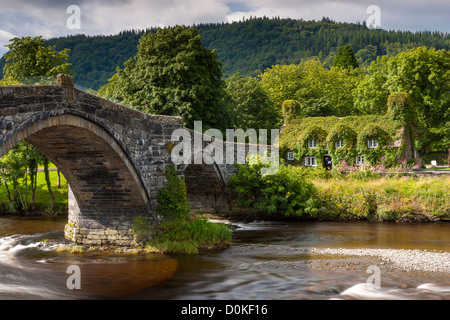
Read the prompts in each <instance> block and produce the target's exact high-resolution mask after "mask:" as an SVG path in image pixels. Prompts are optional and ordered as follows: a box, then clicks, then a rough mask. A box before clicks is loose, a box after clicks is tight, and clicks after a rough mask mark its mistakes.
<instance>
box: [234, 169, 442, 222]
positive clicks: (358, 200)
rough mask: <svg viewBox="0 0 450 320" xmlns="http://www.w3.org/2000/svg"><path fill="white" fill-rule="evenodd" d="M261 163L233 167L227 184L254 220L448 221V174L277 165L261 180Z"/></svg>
mask: <svg viewBox="0 0 450 320" xmlns="http://www.w3.org/2000/svg"><path fill="white" fill-rule="evenodd" d="M261 167H262V166H261V164H257V165H253V166H239V171H238V174H237V175H236V176H234V177H232V178H231V186H232V189H233V191H234V193H235V194H236V198H237V202H238V203H239V205H240V207H242V208H246V209H249V210H250V211H251V212H252V215H253V216H254V217H256V218H260V219H275V218H276V219H280V218H281V219H314V220H331V221H354V220H369V221H414V222H422V221H423V222H425V221H436V220H439V219H448V218H450V175H446V174H442V175H434V176H429V177H416V176H414V175H413V174H410V173H407V172H404V171H402V172H394V171H390V172H385V174H378V173H375V172H373V171H372V170H370V169H369V170H357V171H356V172H352V173H350V174H342V173H341V172H338V171H336V170H333V171H326V170H319V169H311V168H304V167H294V166H283V165H282V166H280V169H279V170H278V172H277V173H276V174H274V175H268V176H265V177H263V176H262V175H261V172H260V169H261Z"/></svg>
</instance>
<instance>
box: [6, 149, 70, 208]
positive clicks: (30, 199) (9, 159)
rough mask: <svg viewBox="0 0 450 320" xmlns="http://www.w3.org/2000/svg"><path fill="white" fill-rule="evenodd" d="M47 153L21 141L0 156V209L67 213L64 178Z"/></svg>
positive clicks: (66, 188) (66, 189)
mask: <svg viewBox="0 0 450 320" xmlns="http://www.w3.org/2000/svg"><path fill="white" fill-rule="evenodd" d="M51 169H53V170H56V168H55V166H54V165H53V164H51V163H50V162H49V160H48V158H47V157H45V156H44V155H43V154H42V153H41V152H40V151H39V150H37V149H36V148H35V147H33V146H32V145H30V144H28V143H26V142H24V141H23V142H21V143H19V144H18V145H17V146H15V147H14V148H13V149H11V150H10V151H9V152H8V153H7V154H6V155H5V156H3V157H2V158H1V159H0V182H1V186H0V211H1V212H3V213H13V214H17V213H19V214H30V213H36V212H41V213H66V212H67V202H68V201H67V191H68V187H67V182H66V180H65V178H64V176H63V175H62V174H61V173H59V172H58V171H50V170H51Z"/></svg>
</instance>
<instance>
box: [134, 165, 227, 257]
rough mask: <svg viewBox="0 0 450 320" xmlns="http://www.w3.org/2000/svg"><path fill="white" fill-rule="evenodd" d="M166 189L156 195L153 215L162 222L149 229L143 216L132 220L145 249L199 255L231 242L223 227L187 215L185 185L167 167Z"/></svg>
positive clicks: (172, 169)
mask: <svg viewBox="0 0 450 320" xmlns="http://www.w3.org/2000/svg"><path fill="white" fill-rule="evenodd" d="M166 178H167V187H166V188H164V189H161V190H160V191H159V192H158V194H157V200H158V206H157V208H156V213H157V215H159V218H160V219H161V221H160V222H159V223H158V225H157V226H156V227H153V228H150V225H149V223H148V221H147V220H146V219H145V217H137V218H136V219H135V220H134V224H133V232H134V233H135V235H136V236H138V237H139V238H141V239H145V238H150V240H148V241H145V245H146V246H147V247H152V248H155V249H156V250H158V251H160V252H167V253H189V254H192V253H198V252H199V250H202V249H205V248H215V247H221V246H224V245H228V244H229V243H231V241H232V238H231V230H230V229H229V227H228V226H227V225H225V224H220V223H213V222H210V221H208V219H207V218H204V217H192V216H191V215H190V208H189V206H190V205H189V202H188V201H187V198H186V185H185V183H184V180H183V179H181V178H179V177H178V175H177V171H176V169H175V167H174V166H168V167H166Z"/></svg>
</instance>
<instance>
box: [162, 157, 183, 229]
mask: <svg viewBox="0 0 450 320" xmlns="http://www.w3.org/2000/svg"><path fill="white" fill-rule="evenodd" d="M165 174H166V179H167V187H166V188H164V189H161V190H159V191H158V193H157V195H156V199H157V201H158V206H157V207H156V214H157V215H160V216H161V217H162V218H163V219H164V220H183V219H186V218H187V217H188V216H189V213H190V203H189V201H187V196H186V195H187V192H186V184H185V182H184V180H183V179H182V178H180V177H178V175H177V170H176V169H175V166H173V165H172V166H168V167H167V168H166V173H165Z"/></svg>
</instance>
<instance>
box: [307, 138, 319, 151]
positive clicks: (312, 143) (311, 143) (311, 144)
mask: <svg viewBox="0 0 450 320" xmlns="http://www.w3.org/2000/svg"><path fill="white" fill-rule="evenodd" d="M315 147H317V142H316V140H314V139H310V140H308V148H310V149H314V148H315Z"/></svg>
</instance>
